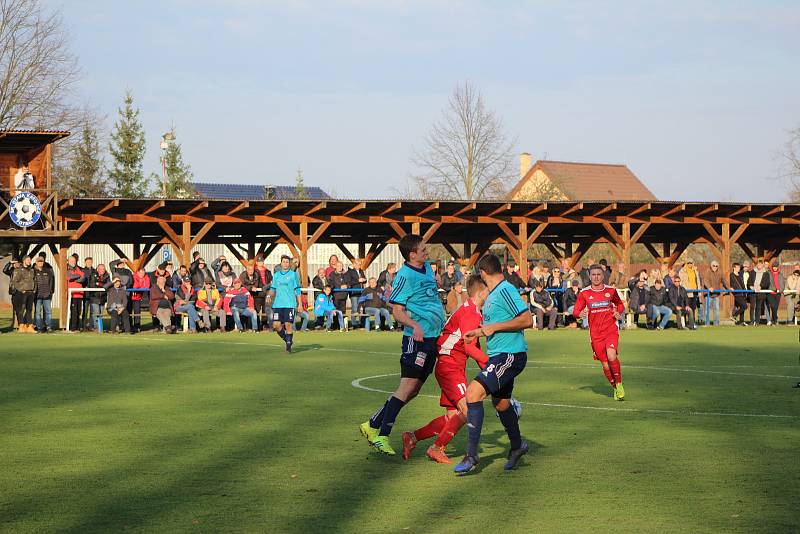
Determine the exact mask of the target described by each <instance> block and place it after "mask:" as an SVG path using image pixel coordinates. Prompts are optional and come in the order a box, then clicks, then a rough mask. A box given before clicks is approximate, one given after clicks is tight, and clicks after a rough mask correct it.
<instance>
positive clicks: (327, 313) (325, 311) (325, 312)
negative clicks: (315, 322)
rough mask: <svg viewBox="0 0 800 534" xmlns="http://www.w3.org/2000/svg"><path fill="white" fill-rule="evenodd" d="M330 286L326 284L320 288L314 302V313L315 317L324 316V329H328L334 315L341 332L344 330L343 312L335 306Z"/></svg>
mask: <svg viewBox="0 0 800 534" xmlns="http://www.w3.org/2000/svg"><path fill="white" fill-rule="evenodd" d="M331 292H332V288H331V286H329V285H327V286H325V287H324V288H323V289H322V293H321V294H320V295H319V296H318V297H317V300H316V301H315V302H314V314H315V315H316V316H317V317H324V318H325V330H326V331H330V329H331V325H332V324H333V317H334V315H335V316H336V319H337V321H338V322H339V330H341V331H342V332H344V331H345V328H344V314H342V312H341V311H339V310H338V309H337V308H336V306H334V304H333V298H331Z"/></svg>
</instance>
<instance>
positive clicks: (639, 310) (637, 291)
mask: <svg viewBox="0 0 800 534" xmlns="http://www.w3.org/2000/svg"><path fill="white" fill-rule="evenodd" d="M649 298H650V293H649V290H648V288H647V272H645V275H644V276H640V277H639V279H638V280H637V281H636V285H634V286H633V289H631V292H630V295H628V309H629V310H630V311H631V312H633V324H634V325H637V326H638V324H639V316H640V315H644V316H645V324H647V325H649V324H650V323H649V322H647V301H648V299H649Z"/></svg>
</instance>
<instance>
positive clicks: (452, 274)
mask: <svg viewBox="0 0 800 534" xmlns="http://www.w3.org/2000/svg"><path fill="white" fill-rule="evenodd" d="M456 282H458V276H457V275H456V266H455V264H454V263H453V262H452V261H451V262H448V264H447V267H446V268H445V270H444V274H443V275H442V289H443V290H444V292H443V293H442V295H445V300H446V299H447V295H448V294H449V293H450V291H452V290H453V288H454V287H456Z"/></svg>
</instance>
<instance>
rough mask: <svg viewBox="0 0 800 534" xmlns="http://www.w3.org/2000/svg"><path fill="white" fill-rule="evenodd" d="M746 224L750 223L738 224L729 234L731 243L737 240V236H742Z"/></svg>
mask: <svg viewBox="0 0 800 534" xmlns="http://www.w3.org/2000/svg"><path fill="white" fill-rule="evenodd" d="M748 226H750V225H749V224H747V223H744V224H742V225H739V228H737V229H736V231H735V232H734V233H733V235H732V236H731V243H736V242H737V241H739V238H740V237H742V234H743V233H744V231H745V230H747V227H748Z"/></svg>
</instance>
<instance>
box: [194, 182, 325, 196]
mask: <svg viewBox="0 0 800 534" xmlns="http://www.w3.org/2000/svg"><path fill="white" fill-rule="evenodd" d="M192 185H193V186H194V189H195V191H197V193H198V194H199V195H200V196H201V197H204V198H207V199H210V200H216V199H219V200H294V199H298V198H299V197H300V194H298V191H297V188H296V187H293V186H287V185H256V184H215V183H203V182H194V183H193V184H192ZM303 189H304V192H303V197H304V200H305V199H307V200H329V199H330V198H331V197H330V195H328V193H326V192H325V191H323V190H322V189H320V188H319V187H304V188H303Z"/></svg>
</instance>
